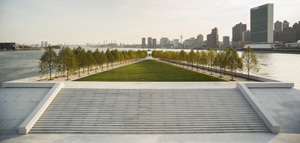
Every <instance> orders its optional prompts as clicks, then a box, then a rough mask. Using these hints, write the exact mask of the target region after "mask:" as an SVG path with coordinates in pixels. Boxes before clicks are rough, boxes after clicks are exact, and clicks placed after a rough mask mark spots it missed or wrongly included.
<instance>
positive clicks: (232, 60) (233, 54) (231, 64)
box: [226, 47, 239, 81]
mask: <svg viewBox="0 0 300 143" xmlns="http://www.w3.org/2000/svg"><path fill="white" fill-rule="evenodd" d="M226 57H227V60H228V63H227V66H228V68H229V69H230V71H231V80H232V81H233V70H234V68H235V67H236V66H235V65H236V64H237V60H238V58H239V55H238V53H237V51H236V50H235V49H233V48H232V47H230V48H229V50H227V51H226Z"/></svg>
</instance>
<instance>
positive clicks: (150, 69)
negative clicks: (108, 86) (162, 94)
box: [75, 60, 224, 81]
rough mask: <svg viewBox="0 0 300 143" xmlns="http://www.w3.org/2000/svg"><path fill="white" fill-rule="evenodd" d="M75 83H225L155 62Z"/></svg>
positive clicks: (132, 65)
mask: <svg viewBox="0 0 300 143" xmlns="http://www.w3.org/2000/svg"><path fill="white" fill-rule="evenodd" d="M75 81H224V80H222V79H219V78H215V77H211V76H208V75H205V74H201V73H197V72H194V71H190V70H186V69H183V68H179V67H175V66H172V65H169V64H166V63H161V62H157V61H154V60H145V61H142V62H138V63H135V64H131V65H128V66H124V67H120V68H116V69H113V70H109V71H105V72H102V73H98V74H94V75H91V76H87V77H84V78H81V79H77V80H75Z"/></svg>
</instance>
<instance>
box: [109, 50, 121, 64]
mask: <svg viewBox="0 0 300 143" xmlns="http://www.w3.org/2000/svg"><path fill="white" fill-rule="evenodd" d="M111 53H112V55H113V58H112V62H113V63H115V62H117V63H119V61H120V59H121V58H120V54H119V51H118V50H117V49H115V50H113V51H111Z"/></svg>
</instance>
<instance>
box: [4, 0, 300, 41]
mask: <svg viewBox="0 0 300 143" xmlns="http://www.w3.org/2000/svg"><path fill="white" fill-rule="evenodd" d="M265 3H274V22H275V21H276V20H280V21H283V20H287V21H289V22H290V23H291V24H290V25H293V24H294V23H295V22H297V21H300V8H299V6H300V0H205V1H204V0H0V42H9V41H13V42H17V43H20V44H23V43H24V44H32V43H40V42H41V41H48V43H50V44H64V43H66V44H68V43H69V44H85V43H93V42H94V43H103V40H108V41H111V40H116V42H118V43H120V42H121V43H128V44H133V43H136V44H140V43H141V38H142V37H153V38H157V39H160V38H161V37H168V38H169V39H170V40H172V39H179V37H180V35H183V39H187V38H190V37H196V36H197V35H198V34H202V35H204V39H205V40H206V35H207V34H208V33H210V32H211V29H212V28H214V27H217V28H218V29H219V36H220V37H219V39H220V41H222V37H223V36H225V35H228V36H230V39H231V38H232V37H231V36H232V27H233V26H234V25H235V24H237V23H239V22H242V23H246V24H247V29H250V25H249V22H250V9H251V8H253V7H256V6H259V5H262V4H265Z"/></svg>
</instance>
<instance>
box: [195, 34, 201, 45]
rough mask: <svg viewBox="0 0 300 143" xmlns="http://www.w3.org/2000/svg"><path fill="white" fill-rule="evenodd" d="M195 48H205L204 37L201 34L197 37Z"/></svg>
mask: <svg viewBox="0 0 300 143" xmlns="http://www.w3.org/2000/svg"><path fill="white" fill-rule="evenodd" d="M194 47H195V48H202V47H203V35H202V34H199V35H198V36H197V39H196V41H195V44H194Z"/></svg>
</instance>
